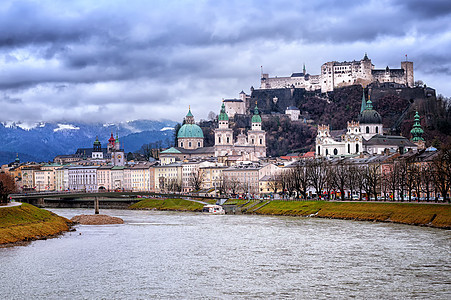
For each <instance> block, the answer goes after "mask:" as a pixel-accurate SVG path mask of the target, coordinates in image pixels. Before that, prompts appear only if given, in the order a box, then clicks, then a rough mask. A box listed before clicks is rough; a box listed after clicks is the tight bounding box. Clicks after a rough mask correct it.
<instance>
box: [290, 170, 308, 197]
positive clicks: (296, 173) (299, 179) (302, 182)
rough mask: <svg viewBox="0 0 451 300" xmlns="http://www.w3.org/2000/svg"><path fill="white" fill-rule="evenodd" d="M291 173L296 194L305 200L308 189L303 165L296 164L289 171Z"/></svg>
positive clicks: (306, 175) (306, 174)
mask: <svg viewBox="0 0 451 300" xmlns="http://www.w3.org/2000/svg"><path fill="white" fill-rule="evenodd" d="M291 173H292V175H291V177H292V178H293V179H292V180H293V186H294V189H295V190H296V191H297V193H298V194H300V195H302V197H303V198H304V199H306V198H307V189H308V187H309V177H308V173H307V167H306V166H305V163H304V162H298V163H297V164H296V166H295V167H294V168H293V169H292V170H291Z"/></svg>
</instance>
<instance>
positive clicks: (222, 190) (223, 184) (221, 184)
mask: <svg viewBox="0 0 451 300" xmlns="http://www.w3.org/2000/svg"><path fill="white" fill-rule="evenodd" d="M216 189H218V191H219V194H220V195H222V194H226V193H227V190H228V189H229V181H228V179H227V176H224V174H221V177H220V178H219V181H218V182H217V185H216Z"/></svg>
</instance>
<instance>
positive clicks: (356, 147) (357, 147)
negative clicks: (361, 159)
mask: <svg viewBox="0 0 451 300" xmlns="http://www.w3.org/2000/svg"><path fill="white" fill-rule="evenodd" d="M355 153H359V144H356V145H355Z"/></svg>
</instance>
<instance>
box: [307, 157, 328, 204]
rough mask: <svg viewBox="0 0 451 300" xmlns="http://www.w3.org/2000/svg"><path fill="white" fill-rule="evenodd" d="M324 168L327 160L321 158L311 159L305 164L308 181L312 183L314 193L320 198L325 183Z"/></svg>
mask: <svg viewBox="0 0 451 300" xmlns="http://www.w3.org/2000/svg"><path fill="white" fill-rule="evenodd" d="M326 169H327V162H326V160H325V159H323V158H318V159H314V160H311V161H310V162H309V163H308V164H307V170H308V174H309V180H310V183H311V184H312V187H313V188H314V189H315V191H316V194H317V195H318V197H319V198H321V194H322V192H323V189H324V187H325V185H326V180H327V174H326Z"/></svg>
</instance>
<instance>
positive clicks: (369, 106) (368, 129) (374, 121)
mask: <svg viewBox="0 0 451 300" xmlns="http://www.w3.org/2000/svg"><path fill="white" fill-rule="evenodd" d="M359 124H360V131H361V133H362V135H363V138H364V139H365V140H369V139H370V138H372V137H373V136H375V135H376V134H382V133H383V130H382V117H381V115H380V114H379V113H378V112H377V111H376V110H374V108H373V103H372V102H371V100H370V98H369V96H368V101H365V90H363V96H362V106H361V111H360V114H359Z"/></svg>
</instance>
